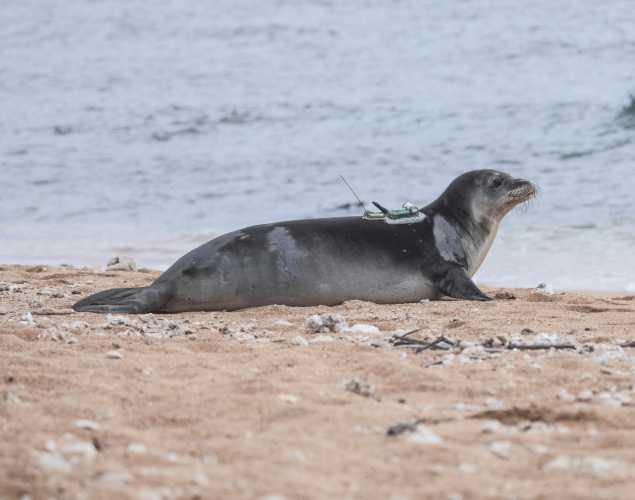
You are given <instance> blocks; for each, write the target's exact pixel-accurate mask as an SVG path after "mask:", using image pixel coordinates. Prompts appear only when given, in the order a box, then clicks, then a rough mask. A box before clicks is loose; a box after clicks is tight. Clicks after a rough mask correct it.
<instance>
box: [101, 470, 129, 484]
mask: <svg viewBox="0 0 635 500" xmlns="http://www.w3.org/2000/svg"><path fill="white" fill-rule="evenodd" d="M97 480H98V481H99V482H100V483H106V484H111V485H123V484H127V483H129V482H131V481H132V476H131V475H130V473H129V472H128V471H126V470H118V471H107V472H104V473H102V474H101V475H100V476H99V478H98V479H97Z"/></svg>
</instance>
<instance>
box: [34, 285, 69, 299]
mask: <svg viewBox="0 0 635 500" xmlns="http://www.w3.org/2000/svg"><path fill="white" fill-rule="evenodd" d="M37 294H38V295H44V296H47V297H51V298H53V299H61V298H62V297H64V294H63V293H62V292H61V290H59V289H57V288H41V289H40V290H38V292H37Z"/></svg>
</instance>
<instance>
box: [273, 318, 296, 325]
mask: <svg viewBox="0 0 635 500" xmlns="http://www.w3.org/2000/svg"><path fill="white" fill-rule="evenodd" d="M273 324H274V325H278V326H293V323H291V321H287V320H286V319H277V320H275V321H274V322H273Z"/></svg>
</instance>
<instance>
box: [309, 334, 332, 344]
mask: <svg viewBox="0 0 635 500" xmlns="http://www.w3.org/2000/svg"><path fill="white" fill-rule="evenodd" d="M334 341H335V339H334V338H333V337H331V336H330V335H317V336H316V337H314V338H312V339H311V341H310V343H311V344H319V343H324V342H334Z"/></svg>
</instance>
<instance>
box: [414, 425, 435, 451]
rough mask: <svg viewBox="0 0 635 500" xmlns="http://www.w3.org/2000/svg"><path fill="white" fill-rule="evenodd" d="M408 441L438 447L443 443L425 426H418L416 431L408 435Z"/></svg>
mask: <svg viewBox="0 0 635 500" xmlns="http://www.w3.org/2000/svg"><path fill="white" fill-rule="evenodd" d="M408 441H409V442H411V443H414V444H427V445H434V446H436V445H439V444H441V443H442V442H443V439H442V438H441V436H439V435H437V434H435V433H434V432H432V431H431V430H430V429H428V428H427V427H426V426H424V425H421V424H419V425H418V426H417V430H416V431H414V432H412V433H410V434H409V435H408Z"/></svg>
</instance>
